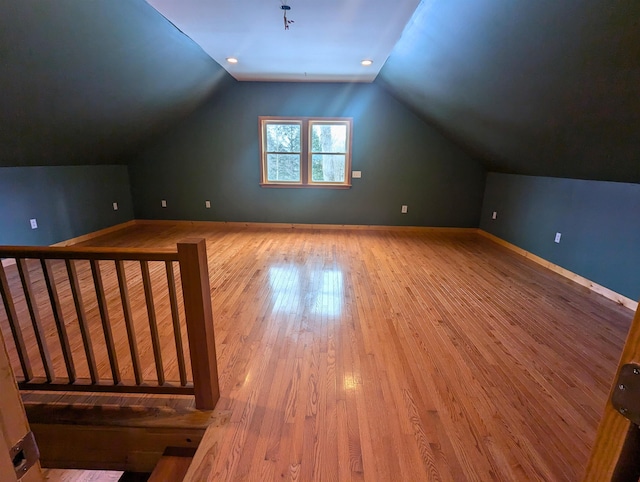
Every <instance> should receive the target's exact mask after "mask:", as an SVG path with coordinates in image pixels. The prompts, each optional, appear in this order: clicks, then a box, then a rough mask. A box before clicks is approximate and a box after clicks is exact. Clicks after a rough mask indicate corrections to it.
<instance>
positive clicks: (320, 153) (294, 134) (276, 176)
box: [259, 117, 352, 188]
mask: <svg viewBox="0 0 640 482" xmlns="http://www.w3.org/2000/svg"><path fill="white" fill-rule="evenodd" d="M259 121H260V152H261V156H260V157H261V160H260V166H261V182H260V184H261V185H262V186H266V187H333V188H348V187H350V186H351V126H352V120H351V119H350V118H336V119H334V118H308V117H293V118H284V117H260V118H259Z"/></svg>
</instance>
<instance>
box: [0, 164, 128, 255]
mask: <svg viewBox="0 0 640 482" xmlns="http://www.w3.org/2000/svg"><path fill="white" fill-rule="evenodd" d="M113 202H117V203H118V211H114V210H113V207H112V203H113ZM31 218H36V219H37V221H38V229H31V226H30V225H29V220H30V219H31ZM131 219H133V208H132V203H131V191H130V186H129V176H128V173H127V168H126V166H66V167H2V168H0V245H49V244H54V243H57V242H60V241H64V240H66V239H70V238H74V237H76V236H81V235H83V234H87V233H90V232H92V231H96V230H98V229H103V228H106V227H109V226H113V225H115V224H118V223H122V222H125V221H129V220H131Z"/></svg>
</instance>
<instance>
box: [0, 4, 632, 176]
mask: <svg viewBox="0 0 640 482" xmlns="http://www.w3.org/2000/svg"><path fill="white" fill-rule="evenodd" d="M639 22H640V2H638V0H565V1H556V0H553V1H552V0H539V1H531V0H473V1H467V0H423V1H422V2H421V3H420V5H419V6H418V9H417V10H416V13H415V14H414V16H413V18H412V20H411V21H410V22H409V24H408V25H407V27H406V28H405V30H404V33H403V35H402V37H401V39H400V41H399V42H398V44H397V45H396V46H395V48H394V49H393V50H392V52H391V55H390V57H389V59H388V60H387V63H386V64H385V66H384V67H383V68H382V71H381V73H380V75H379V76H378V78H377V80H376V82H377V83H381V84H382V85H383V86H385V87H386V88H387V89H388V90H389V91H390V92H391V93H393V94H394V95H395V96H396V97H397V98H399V99H400V100H402V101H403V102H404V103H405V104H406V105H407V106H409V107H410V108H411V109H412V110H413V111H414V112H416V113H417V114H418V115H419V116H421V117H422V118H423V119H425V120H427V121H428V122H431V123H433V124H435V125H437V126H439V127H440V128H441V129H442V131H443V132H445V133H446V134H447V135H449V136H450V137H451V138H452V139H454V140H456V141H457V142H459V143H460V144H461V145H463V146H465V147H466V148H467V149H468V150H469V152H471V153H473V154H474V155H476V156H477V157H479V158H480V159H481V160H482V161H483V162H484V163H485V166H486V167H487V168H488V169H490V170H495V171H502V172H515V173H521V174H535V175H544V176H560V177H573V178H585V179H601V180H615V181H627V182H636V183H640V135H639V134H640V23H639ZM221 34H222V33H221ZM0 65H1V66H2V68H0V166H21V165H63V164H66V165H69V164H97V163H126V161H127V159H128V158H129V157H130V154H131V153H132V152H135V151H136V150H137V149H139V148H140V146H141V145H142V144H143V143H144V142H145V141H146V140H148V139H152V138H153V136H155V135H159V134H160V133H162V132H163V131H164V130H166V129H169V128H171V126H172V125H173V124H174V123H176V122H179V120H180V119H182V118H183V117H184V116H186V115H188V114H189V113H190V112H191V111H193V109H195V108H196V107H197V105H199V103H200V102H202V101H203V100H204V99H205V98H206V97H207V96H209V95H211V94H212V93H213V92H215V91H217V89H221V88H223V87H224V85H226V83H227V82H235V81H234V80H232V78H231V77H230V76H229V74H227V73H226V71H225V70H224V69H222V68H221V67H220V65H218V64H217V63H216V62H215V61H213V60H212V59H211V58H210V57H209V56H208V55H206V54H205V53H204V51H202V49H201V48H200V47H199V46H198V45H196V44H195V43H194V42H193V41H192V40H190V39H189V38H187V37H186V36H185V35H183V34H182V33H181V32H180V31H179V30H178V29H176V28H175V27H174V26H173V25H172V24H171V23H170V22H168V21H167V20H166V19H165V18H164V17H162V16H161V15H160V14H159V13H158V12H157V11H156V10H155V9H153V8H152V7H151V6H150V5H149V4H148V3H146V2H145V1H144V0H118V1H113V0H91V1H87V0H55V1H42V0H20V1H18V0H10V1H7V2H0Z"/></svg>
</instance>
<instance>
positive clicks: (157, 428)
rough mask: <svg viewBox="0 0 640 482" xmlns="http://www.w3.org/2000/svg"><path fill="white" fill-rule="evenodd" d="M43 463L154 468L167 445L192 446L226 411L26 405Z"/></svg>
mask: <svg viewBox="0 0 640 482" xmlns="http://www.w3.org/2000/svg"><path fill="white" fill-rule="evenodd" d="M25 409H26V412H27V418H28V419H29V422H30V423H31V429H32V431H33V432H34V434H35V436H36V440H37V441H38V446H39V448H40V454H41V462H42V465H43V466H44V467H50V468H76V469H105V470H106V469H109V470H125V471H131V472H147V473H150V472H152V471H153V470H154V468H155V467H156V465H157V464H158V462H159V461H160V459H161V457H162V455H163V454H164V452H165V449H166V448H167V447H177V448H181V449H190V450H191V451H195V449H196V448H197V447H198V444H199V443H200V441H201V440H202V436H203V435H204V432H205V430H206V428H207V427H208V426H209V425H211V424H216V425H223V424H225V423H227V422H228V420H229V415H228V413H223V412H219V411H201V410H195V409H186V408H182V409H174V408H169V407H119V406H73V405H55V404H26V405H25Z"/></svg>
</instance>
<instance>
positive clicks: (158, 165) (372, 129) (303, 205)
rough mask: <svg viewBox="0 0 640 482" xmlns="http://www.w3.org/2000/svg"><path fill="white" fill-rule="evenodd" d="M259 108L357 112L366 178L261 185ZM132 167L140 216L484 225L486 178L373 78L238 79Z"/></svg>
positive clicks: (358, 150) (356, 161)
mask: <svg viewBox="0 0 640 482" xmlns="http://www.w3.org/2000/svg"><path fill="white" fill-rule="evenodd" d="M260 115H273V116H336V117H353V118H354V125H353V169H354V170H361V171H362V179H354V180H353V187H352V188H351V189H349V190H336V189H273V188H261V187H260V186H259V153H258V116H260ZM129 174H130V177H131V186H132V194H133V199H134V206H135V215H136V218H139V219H186V220H215V221H246V222H285V223H330V224H379V225H423V226H463V227H477V226H478V222H479V216H480V206H481V203H482V196H483V189H484V177H485V171H484V169H483V167H482V166H481V165H480V164H479V163H478V162H477V161H476V160H474V159H472V158H470V157H469V156H468V155H467V154H465V153H464V152H463V151H462V150H461V149H459V148H458V147H457V146H455V145H454V144H453V143H452V142H451V141H449V140H447V139H446V138H444V137H443V136H442V135H441V134H440V133H439V132H438V131H437V130H436V129H434V128H432V127H431V126H429V125H428V124H426V123H424V122H423V121H422V120H420V119H419V118H418V117H416V116H415V115H414V114H413V113H411V112H410V111H409V110H408V109H407V108H405V107H404V106H403V105H402V104H400V103H399V102H398V101H397V100H395V99H394V98H393V97H392V96H390V95H389V94H387V93H386V92H385V91H384V90H382V89H381V88H380V87H378V86H377V85H375V84H311V83H309V84H305V83H298V84H294V83H286V84H285V83H261V82H255V83H250V82H243V83H235V84H232V85H231V86H230V87H228V88H227V89H226V90H225V91H224V92H223V94H222V95H221V96H217V97H216V98H214V99H211V100H210V101H209V102H208V103H207V104H206V105H205V106H204V107H203V108H201V109H200V110H199V111H198V112H196V113H195V114H193V115H192V116H190V117H189V118H188V119H187V120H186V121H185V122H183V123H182V124H180V125H179V126H178V127H177V128H176V129H173V130H172V131H171V132H170V133H169V134H168V135H166V136H164V137H163V138H162V139H160V140H158V141H157V142H156V143H154V144H152V145H151V147H149V148H148V149H146V150H145V151H144V152H143V153H141V154H140V155H139V156H138V157H136V158H135V159H133V160H132V161H131V162H130V164H129ZM161 199H166V200H167V203H168V207H167V208H166V209H163V208H162V207H161V204H160V201H161ZM207 199H208V200H211V203H212V208H211V209H205V205H204V202H205V200H207ZM402 204H407V205H408V206H409V212H408V214H401V213H400V207H401V205H402Z"/></svg>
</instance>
